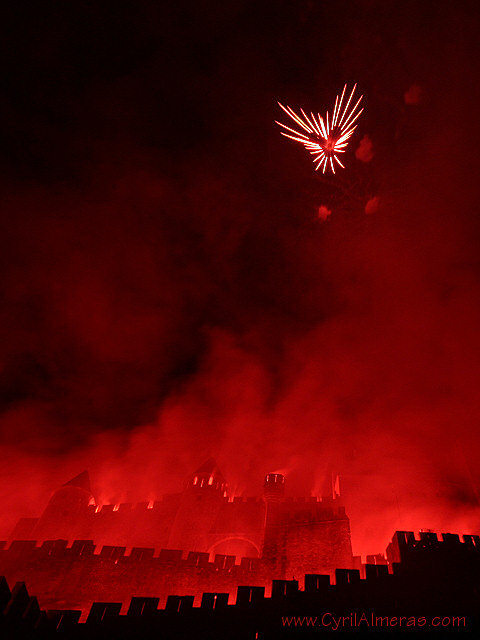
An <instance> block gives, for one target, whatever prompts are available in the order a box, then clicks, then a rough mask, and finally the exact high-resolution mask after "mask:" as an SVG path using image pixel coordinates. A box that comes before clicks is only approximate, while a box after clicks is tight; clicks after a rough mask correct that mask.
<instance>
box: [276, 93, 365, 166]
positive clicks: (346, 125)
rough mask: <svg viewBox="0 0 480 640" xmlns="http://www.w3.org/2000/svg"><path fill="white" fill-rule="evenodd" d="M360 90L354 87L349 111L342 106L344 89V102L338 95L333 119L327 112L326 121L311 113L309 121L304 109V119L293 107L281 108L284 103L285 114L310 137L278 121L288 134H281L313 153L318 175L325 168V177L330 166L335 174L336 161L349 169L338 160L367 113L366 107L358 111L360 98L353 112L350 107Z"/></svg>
mask: <svg viewBox="0 0 480 640" xmlns="http://www.w3.org/2000/svg"><path fill="white" fill-rule="evenodd" d="M356 87H357V85H355V86H354V87H353V89H352V92H351V94H350V97H349V98H348V100H347V103H346V105H345V107H343V106H342V105H343V98H344V96H345V91H346V89H347V85H345V86H344V87H343V91H342V95H341V96H340V98H339V97H338V95H337V97H336V98H335V106H334V109H333V116H332V118H329V114H328V111H327V115H326V118H325V120H324V119H323V118H322V116H321V115H320V114H319V113H318V114H317V117H315V115H314V114H313V113H310V117H309V116H307V114H306V113H305V111H304V110H303V109H300V112H301V114H302V115H301V116H300V115H297V114H296V113H295V111H293V109H291V108H290V107H288V106H287V107H284V106H283V104H280V102H279V103H278V104H279V106H280V107H281V108H282V109H283V110H284V111H285V113H286V114H287V115H288V116H289V117H290V118H291V119H292V120H293V121H294V122H295V123H296V124H297V125H298V126H299V127H301V128H302V129H303V130H304V131H305V132H306V133H307V134H308V135H306V134H305V133H302V132H300V131H296V130H295V129H291V128H290V127H287V125H286V124H282V123H281V122H277V121H276V124H278V125H280V126H281V127H283V128H284V129H285V130H286V131H281V134H282V135H283V136H285V137H286V138H290V139H291V140H295V141H296V142H301V143H302V144H303V146H304V147H305V148H306V149H308V151H310V153H311V154H312V156H313V162H314V164H316V166H315V171H317V170H318V169H320V167H322V173H325V169H326V168H327V166H330V168H331V170H332V172H333V173H335V165H334V160H335V162H337V163H338V164H339V165H340V166H341V167H342V168H343V169H345V167H344V165H343V164H342V163H341V162H340V160H339V159H338V155H337V154H339V153H344V152H345V147H346V146H347V144H348V139H349V138H350V136H351V135H352V133H353V132H354V131H355V129H356V127H357V125H356V124H354V123H355V121H356V120H357V118H358V117H359V115H360V114H361V113H362V111H363V107H362V109H360V110H359V111H357V107H358V105H359V104H360V101H361V99H362V98H363V96H360V98H359V99H358V100H357V102H356V104H355V106H354V107H352V108H351V109H350V111H349V107H350V103H351V101H352V98H353V94H354V93H355V89H356Z"/></svg>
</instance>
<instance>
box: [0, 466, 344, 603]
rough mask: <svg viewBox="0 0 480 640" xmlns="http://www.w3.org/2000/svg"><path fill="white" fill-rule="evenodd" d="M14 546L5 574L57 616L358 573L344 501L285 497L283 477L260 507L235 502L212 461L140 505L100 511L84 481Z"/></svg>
mask: <svg viewBox="0 0 480 640" xmlns="http://www.w3.org/2000/svg"><path fill="white" fill-rule="evenodd" d="M11 539H12V540H15V542H13V543H12V544H11V545H10V548H9V549H8V551H4V552H0V572H2V573H3V574H4V575H6V577H7V579H8V580H9V581H12V580H13V581H15V580H27V581H28V583H29V585H30V586H31V588H33V589H34V590H35V592H36V593H37V594H38V595H39V597H41V598H42V602H46V603H48V606H51V607H54V606H57V604H58V602H60V601H62V602H68V603H70V604H69V606H75V607H80V608H82V609H84V608H85V607H87V606H89V604H90V603H91V602H92V601H93V600H95V599H97V600H98V599H101V598H104V597H112V594H113V593H116V594H117V595H116V597H118V598H119V599H121V600H126V599H128V598H129V597H131V596H132V595H136V594H141V595H152V596H153V595H155V596H158V597H160V599H161V600H162V601H163V600H165V599H166V597H167V596H168V595H170V594H171V593H173V592H178V591H182V592H187V593H190V594H191V595H193V596H197V597H200V596H201V594H202V593H203V592H204V591H219V590H220V591H222V592H227V593H234V592H235V590H236V587H237V586H238V585H241V584H252V585H257V586H264V587H265V586H268V584H269V583H270V582H271V580H272V579H294V578H296V577H298V576H301V575H304V574H305V573H322V574H330V575H333V574H334V572H335V570H336V569H338V568H343V569H351V568H353V567H354V566H356V564H355V559H354V558H353V556H352V547H351V541H350V526H349V520H348V517H347V515H346V513H345V509H344V507H343V506H342V504H341V501H340V498H339V496H338V495H336V494H331V493H330V495H327V496H325V497H323V498H317V497H307V498H305V497H301V498H293V497H288V496H286V495H285V477H284V476H283V475H282V474H280V473H270V474H268V475H267V476H266V478H265V483H264V496H263V497H252V498H240V497H235V498H233V499H230V498H229V497H228V495H227V485H226V481H225V478H224V477H223V475H222V473H221V472H220V470H219V468H218V466H217V464H216V463H215V461H214V460H208V461H207V462H205V463H204V464H203V465H202V466H201V467H200V468H198V469H197V470H196V471H195V472H194V473H192V474H191V475H190V476H189V477H188V479H187V481H186V484H185V487H184V489H183V491H182V492H180V493H178V494H172V495H167V496H165V497H164V498H163V499H162V500H159V501H156V502H153V503H147V502H144V503H139V504H135V505H132V504H119V505H103V506H102V507H98V506H96V505H95V502H94V498H93V496H92V493H91V489H90V483H89V478H88V473H87V472H86V471H85V472H83V473H81V474H80V475H78V476H76V477H75V478H73V479H72V480H70V481H69V482H67V483H66V484H64V485H63V486H62V487H60V488H59V489H58V490H57V491H55V492H54V494H53V495H52V497H51V499H50V501H49V503H48V504H47V506H46V508H45V510H44V512H43V513H42V515H41V516H40V518H38V519H35V518H28V519H22V520H20V521H19V522H18V524H17V526H16V527H15V529H14V531H13V532H12V535H11ZM22 541H23V542H22ZM32 541H37V542H38V543H42V542H43V544H42V545H40V546H37V544H36V543H35V542H32ZM69 541H70V542H71V543H72V545H71V546H70V547H69V546H68V542H69ZM97 545H103V548H102V549H101V551H100V554H95V553H94V550H95V548H96V546H97ZM127 548H131V549H132V550H131V551H130V552H129V553H126V550H127ZM60 585H61V588H60Z"/></svg>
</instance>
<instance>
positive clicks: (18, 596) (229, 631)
mask: <svg viewBox="0 0 480 640" xmlns="http://www.w3.org/2000/svg"><path fill="white" fill-rule="evenodd" d="M422 534H424V535H422ZM479 542H480V538H479V536H472V535H464V536H462V539H461V537H460V536H459V535H457V534H449V533H445V534H442V535H441V540H439V538H438V535H437V534H432V533H431V532H420V534H419V535H418V537H416V536H415V534H413V533H412V532H405V531H399V532H397V533H396V534H395V535H394V536H393V539H392V543H391V544H396V545H400V546H402V547H403V548H404V549H410V550H412V549H415V550H416V553H417V554H418V558H417V559H418V564H416V565H412V564H408V563H407V565H406V566H402V565H401V564H398V563H393V565H391V566H390V567H388V566H386V565H385V564H384V559H383V556H381V554H377V555H375V556H372V558H373V559H374V563H371V564H370V563H369V564H367V565H365V566H364V571H363V576H362V573H361V572H360V571H359V570H356V569H341V568H340V569H337V570H336V571H335V575H334V582H332V580H331V576H329V575H323V574H314V573H310V574H305V576H304V579H302V582H301V583H299V582H298V581H297V580H295V579H278V578H273V579H272V578H270V579H269V580H268V581H267V583H266V584H265V585H259V584H255V583H253V582H251V581H250V580H249V581H248V582H243V583H241V584H237V586H236V587H235V588H234V589H233V597H232V598H230V597H229V596H230V595H231V594H232V589H228V590H227V589H222V588H217V589H206V590H203V591H202V592H201V593H200V594H199V596H198V598H195V596H194V594H193V589H192V586H193V585H192V584H191V583H190V584H188V583H185V584H184V585H183V586H182V588H181V589H179V590H176V588H175V587H173V588H172V584H171V583H169V585H168V586H169V587H170V591H169V592H168V593H167V594H166V597H163V604H162V597H161V595H160V594H159V593H156V594H155V592H153V591H152V592H150V593H147V592H146V591H145V583H144V584H143V585H142V587H141V590H140V592H137V593H130V595H129V596H128V597H127V598H126V599H124V598H118V597H117V596H118V595H119V593H118V592H115V591H114V592H111V593H110V597H107V598H102V599H95V600H93V601H91V602H90V603H89V605H88V606H87V607H83V606H82V604H84V602H81V601H77V602H78V605H77V606H72V607H71V608H69V609H61V608H58V607H55V608H53V607H50V606H49V604H48V602H47V603H46V604H43V601H45V600H46V598H45V597H44V596H41V597H40V594H38V596H39V597H38V599H37V597H32V596H30V594H29V590H30V589H31V590H32V591H33V592H35V593H37V591H36V588H35V587H34V586H33V584H32V582H30V581H29V580H27V581H26V582H25V581H17V582H16V583H15V581H12V580H10V579H8V578H7V579H6V578H3V577H0V629H1V630H4V629H6V630H8V631H9V632H12V634H13V635H9V636H8V637H15V638H22V637H32V635H31V634H32V630H36V632H40V634H41V637H42V638H49V637H54V636H55V637H56V634H57V632H60V633H61V634H62V637H66V635H69V637H70V636H71V637H75V638H88V640H92V639H93V640H95V639H96V638H102V639H103V638H105V637H122V638H126V639H129V638H132V639H133V638H136V637H139V636H142V637H143V636H145V637H162V638H165V639H167V640H169V639H170V638H172V639H173V638H178V637H197V636H201V637H209V638H212V640H216V639H217V638H224V637H232V638H247V637H251V638H255V637H257V638H270V637H285V636H284V635H282V634H281V633H279V630H280V631H281V630H282V628H281V627H280V626H279V625H280V621H285V620H293V617H292V616H294V617H295V619H296V620H299V619H305V617H304V616H318V612H319V611H326V612H327V611H335V612H336V614H335V615H336V616H337V618H338V619H341V616H343V615H345V618H344V620H347V623H348V625H347V627H348V629H351V628H352V627H353V621H352V616H354V615H357V614H353V613H352V611H353V612H355V611H359V612H363V611H367V612H368V618H367V620H368V625H367V626H368V627H372V628H373V627H379V628H380V627H384V626H385V620H386V617H391V619H392V626H395V630H397V629H398V627H399V626H400V622H399V621H400V620H402V619H403V620H405V621H406V620H407V618H399V613H400V614H403V613H405V615H406V616H410V617H408V620H409V627H410V626H411V625H412V624H413V625H414V626H415V621H416V620H419V621H423V622H420V624H419V626H420V627H422V628H423V626H424V625H425V624H428V621H429V620H432V621H434V620H437V621H438V625H436V626H439V625H440V624H441V625H442V627H445V626H448V627H449V630H450V629H451V630H452V631H453V630H455V629H453V626H452V624H451V623H452V620H453V621H455V623H456V624H457V627H458V630H459V631H468V632H469V634H471V635H472V631H474V632H475V633H474V634H473V635H475V634H476V633H478V576H479V573H480V553H479V552H480V545H479ZM432 548H434V549H435V548H437V549H442V550H443V553H444V554H445V556H444V557H445V558H448V557H449V558H450V559H453V560H454V561H453V562H447V563H446V564H445V565H443V566H441V565H439V557H438V556H435V555H432V554H431V553H430V549H432ZM22 550H23V552H25V551H27V552H28V550H29V552H32V551H33V552H34V553H42V554H43V557H46V558H48V557H50V558H53V557H55V555H56V554H60V555H61V554H62V553H63V554H65V553H66V552H71V553H74V557H81V556H83V555H85V557H88V558H90V559H91V558H97V559H99V560H101V559H103V560H102V561H103V562H115V561H116V560H121V559H122V558H123V559H127V558H130V559H131V560H133V559H137V560H140V561H142V558H141V557H137V556H138V553H139V550H138V549H132V550H131V551H130V554H128V555H126V554H125V548H116V547H108V546H103V547H102V549H101V550H100V552H99V553H95V546H94V545H93V543H92V542H91V541H82V540H77V541H75V542H74V543H73V544H72V546H71V547H67V546H66V541H64V540H54V541H48V542H47V543H44V544H43V545H41V546H37V545H36V544H35V541H16V542H15V543H12V544H11V545H10V547H9V549H8V550H6V551H5V550H4V551H2V553H8V552H12V553H19V552H22ZM140 551H142V552H143V550H140ZM149 551H152V552H153V550H149ZM206 556H207V554H191V553H190V554H188V555H187V557H186V558H183V556H182V552H181V551H177V550H160V551H159V552H158V555H157V554H156V553H155V558H156V559H157V560H158V561H159V562H160V561H162V562H165V563H169V562H170V563H177V564H178V563H179V562H184V561H189V562H192V563H193V564H195V563H197V565H196V566H199V567H205V566H211V565H213V567H214V568H216V569H217V570H220V571H223V570H225V569H228V566H232V565H231V564H230V565H229V563H231V559H230V560H227V559H228V558H229V556H219V557H218V558H219V560H217V558H216V561H215V562H214V563H211V562H209V560H208V558H207V557H206ZM152 558H153V555H149V559H152ZM230 558H231V557H230ZM462 558H466V559H467V560H468V566H469V567H470V569H471V570H470V571H469V572H465V570H464V569H465V566H464V565H463V564H462V563H461V559H462ZM459 561H460V562H459ZM142 573H143V572H142ZM76 576H77V578H78V573H77V574H76ZM44 577H45V576H44ZM84 577H85V576H83V578H84ZM9 584H10V585H12V584H14V586H13V588H10V586H9ZM224 584H225V586H227V583H224ZM26 585H28V589H27V586H26ZM453 585H455V588H452V587H453ZM89 586H90V585H89ZM110 589H113V590H114V589H115V586H114V582H112V584H111V585H110ZM446 594H448V597H447V598H446ZM62 597H63V598H64V597H65V594H63V593H62ZM230 600H231V601H230ZM64 601H65V600H64ZM67 601H68V597H67ZM80 609H83V610H84V617H83V620H84V622H82V618H81V615H82V612H81V610H80ZM358 615H360V614H358ZM332 616H333V614H331V613H325V615H324V616H323V618H322V620H325V621H326V623H327V624H326V630H327V631H328V630H332V629H331V628H330V627H331V622H332ZM452 616H455V617H453V618H452ZM310 619H311V618H310ZM315 619H316V620H318V618H315ZM329 625H330V626H329ZM462 625H463V626H462ZM295 626H296V623H295ZM316 626H318V625H316ZM430 626H431V625H430ZM374 630H379V629H374ZM301 631H303V633H302V637H303V635H304V632H305V630H301ZM400 631H403V629H400ZM413 631H416V629H413ZM289 637H290V636H289ZM292 637H300V636H298V635H295V636H293V635H292Z"/></svg>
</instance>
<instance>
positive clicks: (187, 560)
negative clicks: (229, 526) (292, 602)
mask: <svg viewBox="0 0 480 640" xmlns="http://www.w3.org/2000/svg"><path fill="white" fill-rule="evenodd" d="M8 556H11V557H12V558H14V559H15V560H18V559H19V558H20V557H23V558H24V559H27V558H28V560H29V561H33V560H35V558H45V557H50V558H52V560H55V559H73V558H78V557H80V556H82V557H85V556H88V557H90V558H92V559H99V560H101V561H113V562H114V563H115V564H117V563H118V562H126V563H128V562H149V561H156V562H158V563H160V564H168V563H170V564H172V563H173V564H175V565H177V566H179V565H182V564H184V565H185V566H196V567H199V566H202V567H204V568H209V567H210V568H212V569H214V570H215V571H218V570H219V569H224V570H230V569H232V568H233V567H239V568H240V569H241V570H244V571H256V570H257V569H258V567H259V563H260V562H261V560H260V559H259V558H249V557H236V556H232V555H224V554H218V553H217V554H215V555H214V558H213V560H210V554H209V553H205V552H200V551H182V550H181V549H158V550H156V549H153V548H149V547H132V548H131V549H130V550H129V551H128V552H127V547H125V546H114V545H103V546H101V547H99V548H98V549H97V545H95V544H94V541H93V540H73V541H72V544H71V545H70V546H68V540H45V541H44V542H42V543H39V542H37V541H36V540H13V541H12V542H10V544H8V543H7V542H5V541H0V558H2V559H3V560H5V559H8Z"/></svg>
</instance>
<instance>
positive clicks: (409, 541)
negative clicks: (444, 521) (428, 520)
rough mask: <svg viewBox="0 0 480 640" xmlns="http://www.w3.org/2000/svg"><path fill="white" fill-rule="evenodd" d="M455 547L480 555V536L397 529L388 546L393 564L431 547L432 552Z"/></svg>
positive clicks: (390, 560) (390, 561)
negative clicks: (416, 532)
mask: <svg viewBox="0 0 480 640" xmlns="http://www.w3.org/2000/svg"><path fill="white" fill-rule="evenodd" d="M439 535H440V538H439ZM455 548H457V549H460V548H463V549H464V551H465V552H468V553H469V554H472V553H475V554H478V555H480V536H478V535H471V534H463V535H462V536H460V535H459V534H457V533H441V534H438V533H435V532H433V531H420V532H419V533H418V534H417V535H415V533H414V532H413V531H396V532H395V534H394V536H393V538H392V541H391V542H390V544H389V545H388V547H387V559H388V562H389V563H391V564H392V563H394V562H402V561H405V560H406V559H407V558H408V557H410V556H412V555H413V556H415V555H416V554H418V552H419V551H421V550H425V549H429V550H430V553H437V554H445V553H449V552H450V551H451V550H452V549H455Z"/></svg>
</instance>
